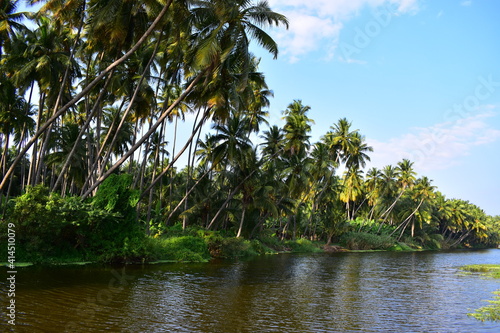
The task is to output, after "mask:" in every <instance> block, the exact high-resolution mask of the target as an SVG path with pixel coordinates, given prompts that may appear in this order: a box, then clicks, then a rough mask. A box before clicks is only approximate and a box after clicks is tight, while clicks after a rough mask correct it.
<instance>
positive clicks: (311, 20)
mask: <svg viewBox="0 0 500 333" xmlns="http://www.w3.org/2000/svg"><path fill="white" fill-rule="evenodd" d="M418 1H419V0H335V1H332V0H313V1H303V0H269V3H270V5H271V8H272V9H273V10H274V11H277V12H279V13H281V14H284V15H286V16H287V17H288V19H289V21H290V28H289V30H288V31H286V30H284V29H280V30H278V31H277V34H276V37H275V38H276V39H277V41H278V44H279V45H280V48H281V49H282V51H283V54H284V55H285V56H286V57H287V58H288V59H289V60H290V61H292V62H294V61H298V60H299V59H300V58H301V57H302V56H304V55H306V54H308V53H310V52H314V51H323V53H326V57H327V58H332V56H333V52H334V51H335V49H336V48H337V46H338V42H339V35H340V32H341V30H342V28H343V27H344V23H346V22H347V21H349V19H350V18H352V17H354V16H356V15H358V14H359V12H360V11H361V10H363V9H365V8H372V9H374V10H376V9H381V8H383V9H384V10H386V11H387V13H388V14H389V15H400V14H406V13H410V14H411V13H414V12H416V11H418ZM345 60H347V59H345Z"/></svg>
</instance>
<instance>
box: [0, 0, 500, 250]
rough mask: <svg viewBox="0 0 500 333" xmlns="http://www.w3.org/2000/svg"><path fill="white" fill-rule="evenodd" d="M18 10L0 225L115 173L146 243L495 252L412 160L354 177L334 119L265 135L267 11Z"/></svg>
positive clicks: (355, 156)
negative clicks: (394, 245) (184, 126)
mask: <svg viewBox="0 0 500 333" xmlns="http://www.w3.org/2000/svg"><path fill="white" fill-rule="evenodd" d="M30 3H31V4H38V5H41V7H40V9H39V10H38V11H37V12H19V11H18V8H19V5H20V1H2V2H1V4H0V20H1V22H0V68H1V70H0V85H1V89H0V134H1V136H0V138H1V142H0V143H1V147H2V148H1V153H2V154H1V162H0V169H1V174H2V181H1V183H0V191H1V195H2V211H3V214H4V215H5V214H8V212H9V205H10V206H12V205H13V204H9V203H11V202H12V200H11V198H16V197H20V196H22V195H23V193H26V192H27V191H28V192H29V190H30V189H33V188H37V186H38V187H40V186H43V187H45V188H47V189H48V190H50V192H52V193H58V194H59V195H60V196H61V197H63V198H64V197H72V198H73V197H78V198H79V199H80V200H83V201H85V200H92V198H94V197H95V195H96V192H97V190H98V188H99V187H100V185H101V184H102V183H103V182H104V181H105V180H106V179H108V178H109V177H110V176H113V177H115V176H116V175H123V176H126V177H127V179H129V180H130V182H129V183H127V184H128V186H129V187H130V188H131V189H132V190H134V191H135V192H136V193H137V200H135V201H134V206H135V210H136V217H135V219H136V223H137V224H138V225H140V226H141V227H142V228H143V230H144V231H145V233H147V234H150V235H158V234H161V233H162V232H164V231H165V230H166V229H167V228H168V227H169V226H172V225H174V224H182V228H183V229H185V228H187V227H188V226H200V227H203V228H206V229H210V230H223V231H228V232H230V233H232V234H233V235H234V236H236V237H247V238H252V237H257V236H259V235H261V234H263V233H264V234H266V233H267V234H272V235H274V236H275V237H278V238H282V239H287V238H298V237H306V238H309V239H317V240H323V241H326V242H328V243H330V242H334V241H338V240H339V239H340V238H341V237H343V235H346V234H349V233H352V232H356V233H359V234H361V233H369V234H378V235H380V234H383V233H385V234H387V235H390V236H391V237H392V238H393V239H396V240H399V241H407V242H413V243H415V244H421V245H424V246H432V245H433V244H434V245H436V246H438V245H439V246H441V245H442V244H447V246H451V247H453V246H458V245H462V244H470V245H483V246H485V245H493V244H496V243H498V240H499V238H498V234H497V231H498V227H499V222H500V218H499V217H492V216H488V215H487V214H485V213H484V211H482V210H481V209H480V208H479V207H477V206H475V205H473V204H471V203H469V202H467V201H463V200H459V199H447V198H446V197H445V196H444V195H443V194H441V193H440V192H439V191H438V190H437V189H436V188H435V187H434V186H433V185H432V181H431V180H430V179H428V178H427V177H425V176H418V175H417V174H416V173H415V171H414V169H413V162H412V161H409V160H402V161H400V162H399V163H397V165H395V166H391V165H389V166H386V167H384V168H382V169H376V168H371V169H368V170H365V169H366V165H367V162H368V161H369V160H370V158H369V153H370V152H372V151H373V149H372V147H370V146H368V145H367V143H366V141H365V138H364V136H363V135H362V134H361V133H360V132H359V130H355V129H353V127H352V124H351V122H350V121H349V120H347V119H346V118H341V119H339V120H338V122H337V123H335V124H332V126H331V128H330V130H329V131H328V132H327V133H325V134H324V135H323V136H322V137H321V139H320V140H319V141H318V142H311V140H310V139H311V136H310V133H311V127H312V126H313V124H314V121H313V119H310V118H309V117H308V112H309V111H310V107H309V106H307V105H304V104H303V102H302V101H301V100H294V101H292V102H291V103H290V105H289V106H288V107H287V108H286V109H285V110H284V111H283V120H284V125H283V126H281V127H280V126H277V125H269V124H268V121H267V118H268V111H267V109H268V107H269V105H270V99H271V98H272V96H273V93H272V90H271V89H270V88H269V87H268V85H267V83H266V80H265V76H264V73H262V72H260V71H259V68H258V66H259V59H257V58H256V57H255V56H254V55H253V54H252V53H251V51H250V45H251V43H255V44H257V45H258V46H259V47H262V48H264V49H265V50H267V51H268V52H269V53H270V54H271V55H272V56H273V57H275V58H276V57H277V56H278V45H277V44H276V42H275V41H274V40H273V39H272V38H271V36H270V35H269V34H268V33H267V32H266V30H265V29H267V28H270V27H274V26H284V27H288V20H287V18H286V17H285V16H283V15H281V14H279V13H276V12H274V11H272V9H271V8H270V7H269V5H268V3H267V2H266V1H259V2H256V3H254V2H252V1H248V0H208V1H195V0H193V1H186V0H185V1H180V0H179V1H178V0H148V1H132V0H107V1H102V0H65V1H60V0H47V1H37V0H34V1H31V2H30ZM189 114H191V115H193V116H192V117H191V118H194V121H193V124H192V130H191V132H190V133H188V139H187V140H186V141H185V142H180V143H179V142H177V125H178V123H179V122H183V121H185V117H186V115H189ZM206 127H210V128H211V131H209V134H206V135H205V136H204V137H202V133H203V129H204V128H206ZM170 133H174V136H173V137H174V140H173V142H167V140H166V137H167V135H169V134H170ZM256 137H258V138H259V139H260V140H259V141H260V142H261V143H260V144H255V143H254V142H253V141H256V140H253V139H255V138H256ZM182 155H184V156H187V165H186V166H184V167H182V168H181V169H179V168H178V167H177V165H178V163H177V164H176V161H177V160H178V159H179V157H180V156H182ZM339 170H345V171H344V172H343V173H341V172H339ZM14 200H15V199H14ZM101 206H102V207H105V206H106V205H105V204H103V205H101Z"/></svg>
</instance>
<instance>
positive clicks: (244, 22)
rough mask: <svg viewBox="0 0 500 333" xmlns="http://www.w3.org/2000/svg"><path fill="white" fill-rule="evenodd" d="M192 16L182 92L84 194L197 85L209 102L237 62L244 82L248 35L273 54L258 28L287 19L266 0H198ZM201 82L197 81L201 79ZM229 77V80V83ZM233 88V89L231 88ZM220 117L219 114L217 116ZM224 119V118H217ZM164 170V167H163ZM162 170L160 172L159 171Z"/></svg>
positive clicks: (271, 44)
mask: <svg viewBox="0 0 500 333" xmlns="http://www.w3.org/2000/svg"><path fill="white" fill-rule="evenodd" d="M191 13H192V15H191V18H190V19H191V20H192V22H193V26H194V27H196V30H195V33H194V34H193V35H192V36H191V37H192V40H193V43H192V44H191V46H192V48H191V50H190V51H189V52H188V57H187V58H188V59H189V61H188V62H187V64H188V66H187V67H186V69H185V72H186V74H188V75H189V77H190V78H191V79H192V81H190V82H189V81H188V83H189V84H188V86H187V88H186V89H185V91H184V93H183V94H182V95H181V96H180V97H179V98H178V99H177V100H176V101H175V102H174V103H173V104H172V105H170V107H169V108H168V109H167V110H165V111H164V112H163V113H162V114H161V116H160V117H159V118H158V120H157V122H156V123H155V124H154V125H153V126H152V127H151V129H150V130H149V131H147V132H146V133H145V134H144V135H143V137H142V138H141V139H139V140H138V141H137V143H136V144H135V145H133V146H132V147H131V149H130V150H129V151H128V152H127V153H126V154H125V155H124V156H122V158H121V159H119V160H118V161H117V162H116V163H115V164H114V165H113V166H112V167H110V168H109V170H108V171H107V172H106V173H105V174H103V175H102V176H101V177H99V179H98V180H97V181H96V183H95V184H94V185H93V186H92V187H91V188H89V190H88V191H87V192H86V193H84V194H83V196H84V197H86V196H87V195H89V194H90V193H91V192H92V191H93V189H94V188H95V187H97V186H98V185H99V184H100V183H101V182H102V181H103V179H105V178H106V177H107V176H108V175H109V174H111V173H112V172H114V170H116V169H117V168H118V167H119V166H120V165H121V164H122V163H123V162H124V161H125V160H126V159H127V158H128V157H129V156H130V155H132V154H133V152H134V151H135V150H136V149H138V148H139V147H140V146H141V145H142V143H143V142H144V141H145V140H146V139H147V138H148V137H149V136H150V135H151V134H152V133H153V131H155V130H156V128H157V127H158V126H159V125H160V124H161V123H162V122H163V120H164V119H165V118H166V117H167V116H168V114H170V112H172V110H173V109H174V108H175V107H176V106H177V104H178V103H180V102H181V101H182V100H183V99H184V98H185V97H186V96H187V95H188V94H189V93H190V92H191V91H192V90H194V88H195V87H196V88H198V90H199V91H198V92H197V94H198V96H200V97H202V98H204V100H205V103H204V104H205V105H210V103H209V102H210V101H211V100H212V97H213V90H212V93H210V91H211V89H212V88H213V87H217V88H218V87H220V86H221V85H222V86H227V85H228V83H227V82H224V81H227V80H226V79H227V78H228V77H231V75H228V74H229V73H230V71H229V69H230V68H231V67H233V65H234V64H236V65H237V66H236V67H237V68H239V70H240V73H241V74H240V75H239V78H240V80H239V82H240V83H241V82H245V81H246V78H247V77H248V75H247V73H248V68H249V64H250V60H251V55H250V52H249V49H248V47H249V42H250V39H249V38H248V35H251V36H252V38H253V39H254V40H255V41H257V43H258V44H260V45H261V46H262V47H264V48H265V49H266V50H268V51H270V52H271V53H272V54H273V55H274V56H275V57H276V56H277V54H278V49H277V44H276V43H275V42H274V40H273V39H272V38H270V36H269V35H268V34H267V33H265V32H264V30H262V29H261V26H267V25H269V26H271V25H274V24H276V25H279V24H285V25H288V21H287V20H286V18H285V17H284V16H283V15H280V14H277V13H275V12H273V11H271V9H270V8H269V6H268V4H267V3H266V2H260V3H259V4H258V5H256V6H253V5H251V3H250V2H249V1H246V0H239V1H236V2H234V1H227V0H221V1H213V2H212V1H199V2H196V6H195V7H194V8H192V9H191ZM202 79H203V80H204V81H205V84H204V85H198V82H200V81H201V80H202ZM231 82H232V81H230V82H229V84H231ZM231 91H234V90H231ZM219 118H220V117H219ZM220 119H221V120H223V119H224V118H220ZM164 171H165V170H164ZM162 174H163V172H162Z"/></svg>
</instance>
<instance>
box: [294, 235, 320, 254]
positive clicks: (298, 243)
mask: <svg viewBox="0 0 500 333" xmlns="http://www.w3.org/2000/svg"><path fill="white" fill-rule="evenodd" d="M285 245H286V246H287V247H289V248H290V249H291V251H292V252H305V253H309V252H321V251H322V250H321V249H320V248H319V247H318V246H316V245H315V244H314V243H313V242H311V241H310V240H308V239H305V238H300V239H297V240H294V241H286V242H285Z"/></svg>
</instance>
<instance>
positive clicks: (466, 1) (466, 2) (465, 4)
mask: <svg viewBox="0 0 500 333" xmlns="http://www.w3.org/2000/svg"><path fill="white" fill-rule="evenodd" d="M470 5H472V1H471V0H465V1H462V2H461V3H460V6H464V7H467V6H470Z"/></svg>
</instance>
